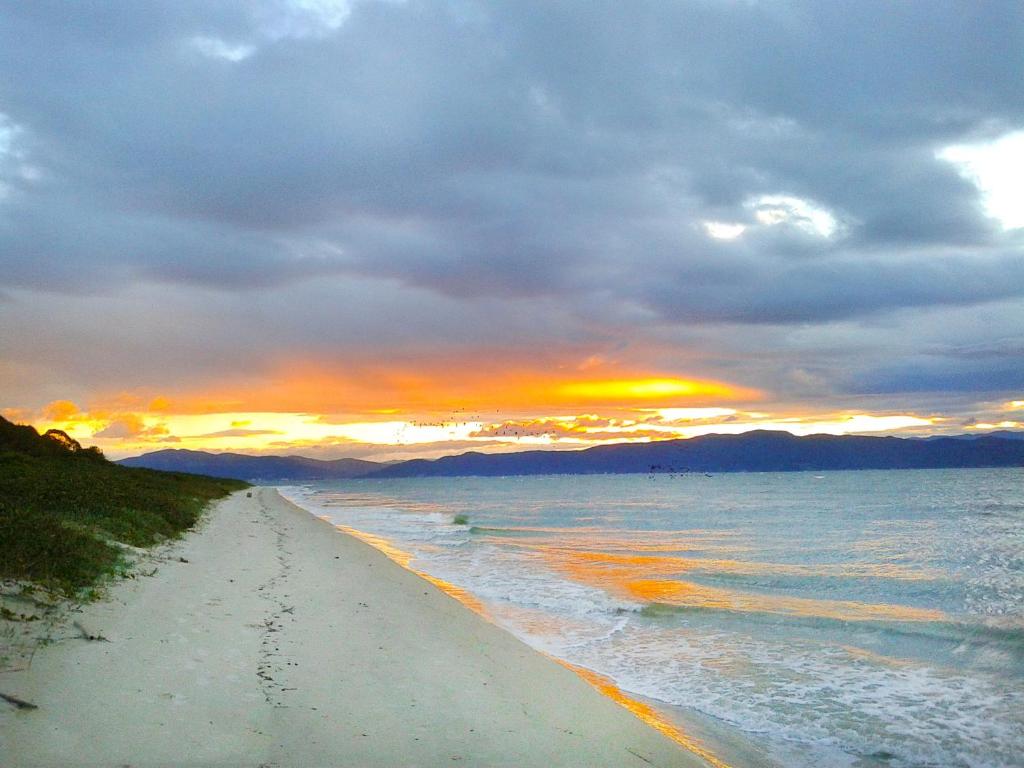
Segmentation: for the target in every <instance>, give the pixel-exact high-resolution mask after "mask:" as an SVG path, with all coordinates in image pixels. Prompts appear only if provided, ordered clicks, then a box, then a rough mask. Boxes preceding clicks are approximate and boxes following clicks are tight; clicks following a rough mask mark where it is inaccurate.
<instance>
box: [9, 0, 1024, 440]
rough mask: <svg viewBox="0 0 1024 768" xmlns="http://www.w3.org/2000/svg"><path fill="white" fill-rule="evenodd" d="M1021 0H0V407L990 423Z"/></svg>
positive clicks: (1010, 189)
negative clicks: (87, 0)
mask: <svg viewBox="0 0 1024 768" xmlns="http://www.w3.org/2000/svg"><path fill="white" fill-rule="evenodd" d="M1022 72H1024V5H1022V4H1021V3H1020V2H1019V1H1018V0H1009V1H1007V2H999V1H998V0H989V1H986V2H984V3H965V2H943V1H935V0H928V1H927V2H925V1H922V2H912V1H910V0H907V1H905V2H876V1H874V0H857V2H849V3H847V2H835V1H834V0H825V1H823V2H784V1H781V0H780V1H777V2H769V1H768V0H689V1H684V0H659V1H658V2H647V1H646V0H633V1H631V2H628V3H623V2H605V1H603V0H585V1H583V2H570V1H569V0H565V1H564V2H551V1H550V0H546V1H545V2H533V1H532V0H509V1H508V2H502V1H499V0H495V1H494V2H476V1H475V0H451V1H449V2H440V1H438V2H425V1H424V2H421V1H419V0H253V1H252V2H234V1H233V0H221V1H219V2H217V3H209V2H205V1H203V2H193V1H191V0H169V1H168V2H158V1H157V0H153V1H152V2H145V3H139V2H136V1H135V0H122V1H120V2H94V3H66V2H57V1H56V0H54V1H53V2H50V1H47V0H33V2H30V3H7V4H4V5H3V7H2V8H0V409H2V412H3V414H4V415H5V416H6V417H7V418H10V419H14V420H16V421H21V422H25V423H32V424H34V425H36V426H37V427H38V428H40V429H46V428H60V429H64V430H66V431H68V432H69V433H70V434H72V435H73V436H75V437H76V438H78V439H80V440H82V441H83V442H84V443H87V444H96V445H99V446H100V447H101V448H103V450H104V451H105V452H106V453H107V454H108V455H110V456H113V457H115V458H116V457H121V456H126V455H133V454H138V453H142V452H145V451H149V450H158V449H163V448H194V449H204V450H214V451H223V450H236V451H243V452H251V453H277V454H285V453H291V454H296V453H299V454H305V455H310V456H316V457H320V458H330V457H340V456H359V457H365V458H371V459H397V458H407V457H412V456H436V455H442V454H446V453H455V452H460V451H464V450H469V449H473V450H484V451H507V450H518V449H522V448H526V447H531V448H532V447H537V446H547V447H551V448H580V447H585V446H588V445H594V444H598V443H602V442H608V441H624V440H652V439H663V438H667V437H689V436H694V435H698V434H704V433H707V432H739V431H745V430H748V429H752V428H770V429H788V430H790V431H792V432H795V433H798V434H807V433H813V432H831V433H837V434H842V433H864V434H905V435H916V434H926V433H927V434H932V433H964V432H969V431H972V430H974V431H985V430H990V429H1000V428H1010V429H1013V428H1024V78H1022V77H1021V73H1022Z"/></svg>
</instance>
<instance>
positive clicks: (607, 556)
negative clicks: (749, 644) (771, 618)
mask: <svg viewBox="0 0 1024 768" xmlns="http://www.w3.org/2000/svg"><path fill="white" fill-rule="evenodd" d="M535 550H536V551H537V552H539V553H540V554H541V555H542V556H543V557H544V558H545V560H546V562H547V564H548V566H549V567H551V568H553V569H554V570H557V571H559V572H561V573H563V574H565V575H566V576H568V577H569V578H571V579H573V580H574V581H578V582H580V583H583V584H588V585H590V586H596V587H599V588H601V589H604V590H605V591H608V592H611V593H614V594H618V595H620V596H623V597H625V598H626V599H631V600H640V601H642V602H645V603H660V604H662V605H665V606H676V607H683V608H707V609H717V610H726V611H735V612H741V613H773V614H782V615H789V616H815V617H822V618H830V619H838V620H842V621H942V620H944V619H946V615H945V614H944V613H943V612H942V611H938V610H932V609H927V608H914V607H911V606H904V605H891V604H886V603H863V602H859V601H856V600H825V599H812V598H805V597H787V596H783V595H765V594H755V593H749V592H740V591H737V590H730V589H722V588H718V587H708V586H703V585H701V584H696V583H693V582H689V581H680V580H676V579H666V578H656V577H659V576H661V577H664V576H675V575H678V574H680V573H684V572H686V571H692V570H696V569H701V570H713V571H715V570H717V571H722V572H726V573H739V574H755V575H760V574H764V573H768V574H770V573H776V574H778V573H795V574H800V575H806V574H807V573H811V574H815V575H820V572H819V571H818V570H817V568H816V567H815V568H812V569H811V570H810V571H808V570H807V567H806V566H790V565H786V564H771V563H737V562H735V561H731V560H703V559H693V558H681V557H658V556H653V555H621V554H611V553H607V552H586V551H577V550H573V549H566V548H564V547H545V546H537V547H535Z"/></svg>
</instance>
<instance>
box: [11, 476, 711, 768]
mask: <svg viewBox="0 0 1024 768" xmlns="http://www.w3.org/2000/svg"><path fill="white" fill-rule="evenodd" d="M183 561H185V562H183ZM155 567H157V571H156V573H155V574H153V575H151V576H148V577H140V578H137V579H135V580H130V581H125V582H123V583H120V584H118V585H116V586H115V587H114V588H113V589H112V590H111V597H110V599H109V600H106V601H102V602H99V603H93V604H91V605H88V606H86V607H85V608H84V610H83V612H82V613H81V614H79V615H77V616H76V618H77V620H78V622H79V623H80V625H81V627H82V628H84V630H85V633H86V634H89V635H94V636H102V637H103V638H106V640H107V641H109V642H105V641H103V640H93V641H90V640H87V639H84V638H83V637H81V636H80V635H81V633H76V634H78V635H79V637H75V636H74V634H69V635H68V636H67V639H65V640H63V641H62V642H59V643H56V644H54V645H50V646H48V647H45V648H41V649H40V650H39V651H38V652H37V653H36V654H35V657H34V659H33V661H32V664H31V667H30V668H29V669H28V670H25V671H13V672H7V673H5V674H3V675H0V692H3V693H5V694H8V695H13V696H16V697H18V698H21V699H24V700H26V701H29V702H32V703H34V704H36V705H37V706H38V709H34V710H16V709H15V708H13V707H11V706H8V705H6V704H3V702H0V765H3V766H29V765H47V766H63V765H68V766H70V765H75V766H78V765H116V766H125V765H130V766H149V765H154V766H155V765H159V766H170V765H232V766H236V765H237V766H243V765H244V766H442V765H445V766H450V765H472V766H631V765H633V766H645V765H656V766H703V765H706V764H707V763H706V762H705V761H704V760H702V759H700V758H698V757H696V756H695V755H694V754H692V753H691V752H688V751H686V750H685V749H683V748H682V747H681V746H679V745H678V744H677V743H676V742H674V741H672V740H671V739H669V738H667V737H666V736H664V735H662V734H661V733H659V732H657V731H656V730H654V729H653V728H651V727H649V726H648V725H646V724H644V723H643V722H641V720H639V719H638V718H637V717H635V716H634V715H633V714H631V713H630V712H628V711H627V710H626V709H625V708H623V707H622V706H620V705H619V704H616V703H614V702H613V701H612V700H611V699H609V698H608V697H606V696H602V695H601V694H599V693H598V692H597V691H596V690H595V689H594V688H593V687H592V686H591V685H588V684H587V683H586V682H584V681H583V680H582V679H581V678H580V677H579V676H578V675H576V674H574V673H573V672H571V671H570V670H568V669H566V668H564V667H562V666H560V665H559V664H557V663H556V662H554V661H552V660H550V659H548V658H546V657H544V656H542V655H540V654H538V653H536V652H534V651H532V650H531V649H529V648H528V647H527V646H525V645H524V644H523V643H521V642H520V641H519V640H517V639H515V638H514V637H512V636H511V635H509V634H507V633H506V632H504V631H502V630H501V629H499V628H497V627H495V626H494V625H492V624H490V623H488V622H486V621H485V620H483V619H482V618H480V617H479V616H477V615H476V614H474V613H473V612H471V611H469V610H468V609H466V608H465V607H464V606H463V605H461V604H460V603H459V602H457V601H456V600H454V599H453V598H451V597H449V596H448V595H446V594H444V593H443V592H442V591H441V590H439V589H438V588H437V587H436V586H434V585H433V584H430V583H427V582H425V581H424V580H422V579H420V578H419V577H418V576H416V575H415V574H413V573H411V572H409V571H407V570H405V569H403V568H401V567H400V566H399V565H397V564H395V563H393V562H391V561H390V560H389V559H388V558H387V557H385V556H384V555H383V554H382V553H381V552H379V551H377V550H376V549H374V548H372V547H370V546H369V545H367V544H365V543H363V542H361V541H358V540H356V539H354V538H352V537H350V536H346V535H343V534H341V533H338V532H336V531H333V530H332V529H331V528H330V526H329V524H328V523H326V522H324V521H321V520H318V519H316V518H314V517H312V516H311V515H309V514H307V513H306V512H304V511H302V510H300V509H298V508H297V507H295V506H293V505H291V504H289V503H288V502H286V501H284V500H283V499H281V497H280V496H279V495H278V494H277V492H276V491H274V490H273V489H255V490H254V491H253V493H252V497H251V498H247V497H246V495H245V493H244V492H243V493H239V494H235V495H234V496H232V497H231V498H229V499H227V500H225V501H223V502H221V503H220V504H219V505H218V506H217V507H216V508H215V509H214V510H213V511H212V512H211V513H210V514H209V515H208V516H207V518H206V519H205V522H204V523H203V524H202V525H201V526H200V529H199V530H198V531H197V532H194V533H192V534H190V535H189V536H188V537H187V538H186V539H185V540H183V541H182V542H180V543H178V544H175V545H174V548H173V549H171V550H167V551H165V552H164V553H163V558H162V560H161V561H160V562H159V563H157V564H156V566H155Z"/></svg>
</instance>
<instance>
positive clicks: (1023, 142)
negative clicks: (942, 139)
mask: <svg viewBox="0 0 1024 768" xmlns="http://www.w3.org/2000/svg"><path fill="white" fill-rule="evenodd" d="M936 156H937V157H938V158H939V159H940V160H945V161H947V162H950V163H953V165H955V166H956V169H957V171H959V172H960V175H961V176H963V177H964V178H965V179H967V180H969V181H970V182H971V183H972V184H974V185H975V186H976V187H977V188H978V190H979V191H980V192H981V195H982V204H983V205H984V206H985V213H987V214H988V215H989V216H991V217H992V218H994V219H996V220H998V221H999V223H1000V224H1001V225H1002V227H1003V229H1017V228H1018V227H1024V131H1015V132H1013V133H1008V134H1006V135H1005V136H1002V137H1000V138H998V139H996V140H995V141H990V142H984V143H979V144H955V145H953V146H949V147H945V148H944V149H942V150H940V151H939V152H937V153H936Z"/></svg>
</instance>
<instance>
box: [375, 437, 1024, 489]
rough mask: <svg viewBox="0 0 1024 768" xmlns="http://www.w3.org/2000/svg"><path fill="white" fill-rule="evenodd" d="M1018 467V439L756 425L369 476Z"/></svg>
mask: <svg viewBox="0 0 1024 768" xmlns="http://www.w3.org/2000/svg"><path fill="white" fill-rule="evenodd" d="M1017 466H1024V441H1021V440H1009V439H1002V438H1000V437H987V436H986V437H978V438H977V439H975V440H958V439H955V438H937V439H935V440H914V439H909V438H898V437H864V436H860V435H841V436H837V435H809V436H806V437H797V436H795V435H792V434H790V433H789V432H770V431H765V430H756V431H752V432H745V433H743V434H739V435H705V436H703V437H694V438H690V439H688V440H664V441H659V442H653V443H640V444H637V443H632V444H619V445H602V446H597V447H595V448H588V449H586V450H582V451H523V452H520V453H504V454H484V453H476V452H471V453H463V454H461V455H459V456H446V457H444V458H440V459H434V460H426V459H414V460H412V461H406V462H402V463H401V464H394V465H392V466H389V467H384V468H382V469H379V470H377V471H376V472H374V473H372V474H371V475H370V477H382V478H383V477H433V476H464V475H477V476H501V475H539V474H555V475H562V474H581V475H585V474H619V473H623V474H624V473H647V472H790V471H801V470H811V471H821V470H830V469H928V468H955V467H1017Z"/></svg>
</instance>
